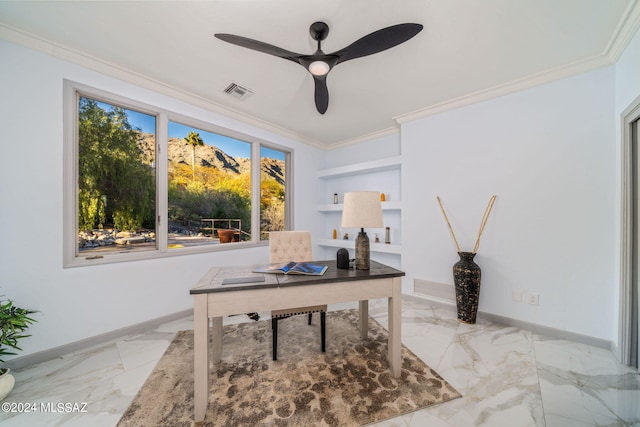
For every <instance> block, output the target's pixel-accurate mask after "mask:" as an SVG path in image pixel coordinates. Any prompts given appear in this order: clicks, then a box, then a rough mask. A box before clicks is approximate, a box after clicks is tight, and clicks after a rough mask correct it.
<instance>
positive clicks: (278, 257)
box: [269, 231, 327, 360]
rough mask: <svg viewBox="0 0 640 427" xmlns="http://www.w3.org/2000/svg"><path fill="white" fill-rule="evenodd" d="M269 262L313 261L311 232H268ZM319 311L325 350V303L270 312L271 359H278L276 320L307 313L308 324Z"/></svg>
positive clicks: (322, 341) (322, 342) (323, 349)
mask: <svg viewBox="0 0 640 427" xmlns="http://www.w3.org/2000/svg"><path fill="white" fill-rule="evenodd" d="M269 255H270V262H271V263H276V262H283V263H284V262H289V261H296V262H299V261H313V256H312V251H311V233H310V232H308V231H271V232H270V233H269ZM316 312H320V333H321V344H322V351H323V352H324V351H325V331H326V312H327V306H326V305H316V306H311V307H297V308H289V309H285V310H273V311H272V312H271V329H272V332H273V333H272V335H273V360H278V321H279V320H281V319H285V318H287V317H291V316H294V315H297V314H308V315H309V320H308V323H309V325H310V324H311V317H312V314H313V313H316Z"/></svg>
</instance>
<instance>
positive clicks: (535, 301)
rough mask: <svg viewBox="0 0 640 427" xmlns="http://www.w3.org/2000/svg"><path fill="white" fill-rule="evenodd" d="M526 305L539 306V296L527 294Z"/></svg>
mask: <svg viewBox="0 0 640 427" xmlns="http://www.w3.org/2000/svg"><path fill="white" fill-rule="evenodd" d="M527 303H529V304H530V305H540V294H536V293H534V292H528V293H527Z"/></svg>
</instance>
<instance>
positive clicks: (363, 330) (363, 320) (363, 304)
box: [358, 300, 369, 340]
mask: <svg viewBox="0 0 640 427" xmlns="http://www.w3.org/2000/svg"><path fill="white" fill-rule="evenodd" d="M358 320H359V321H360V338H362V339H363V340H366V339H367V336H368V335H369V300H363V301H360V318H359V319H358Z"/></svg>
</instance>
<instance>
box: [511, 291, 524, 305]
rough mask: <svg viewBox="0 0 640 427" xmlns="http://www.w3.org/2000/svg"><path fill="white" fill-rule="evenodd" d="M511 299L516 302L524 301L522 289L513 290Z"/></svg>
mask: <svg viewBox="0 0 640 427" xmlns="http://www.w3.org/2000/svg"><path fill="white" fill-rule="evenodd" d="M511 299H512V300H513V301H515V302H522V291H511Z"/></svg>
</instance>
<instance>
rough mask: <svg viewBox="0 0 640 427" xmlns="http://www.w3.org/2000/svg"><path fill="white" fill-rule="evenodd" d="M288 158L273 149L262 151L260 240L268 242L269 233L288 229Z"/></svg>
mask: <svg viewBox="0 0 640 427" xmlns="http://www.w3.org/2000/svg"><path fill="white" fill-rule="evenodd" d="M286 157H287V153H286V152H284V151H280V150H275V149H272V148H267V147H262V148H261V149H260V239H262V240H268V239H269V231H283V230H285V229H286V221H285V218H286V217H287V215H286V210H285V194H286V190H287V188H286V182H287V180H286V171H287V168H286Z"/></svg>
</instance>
